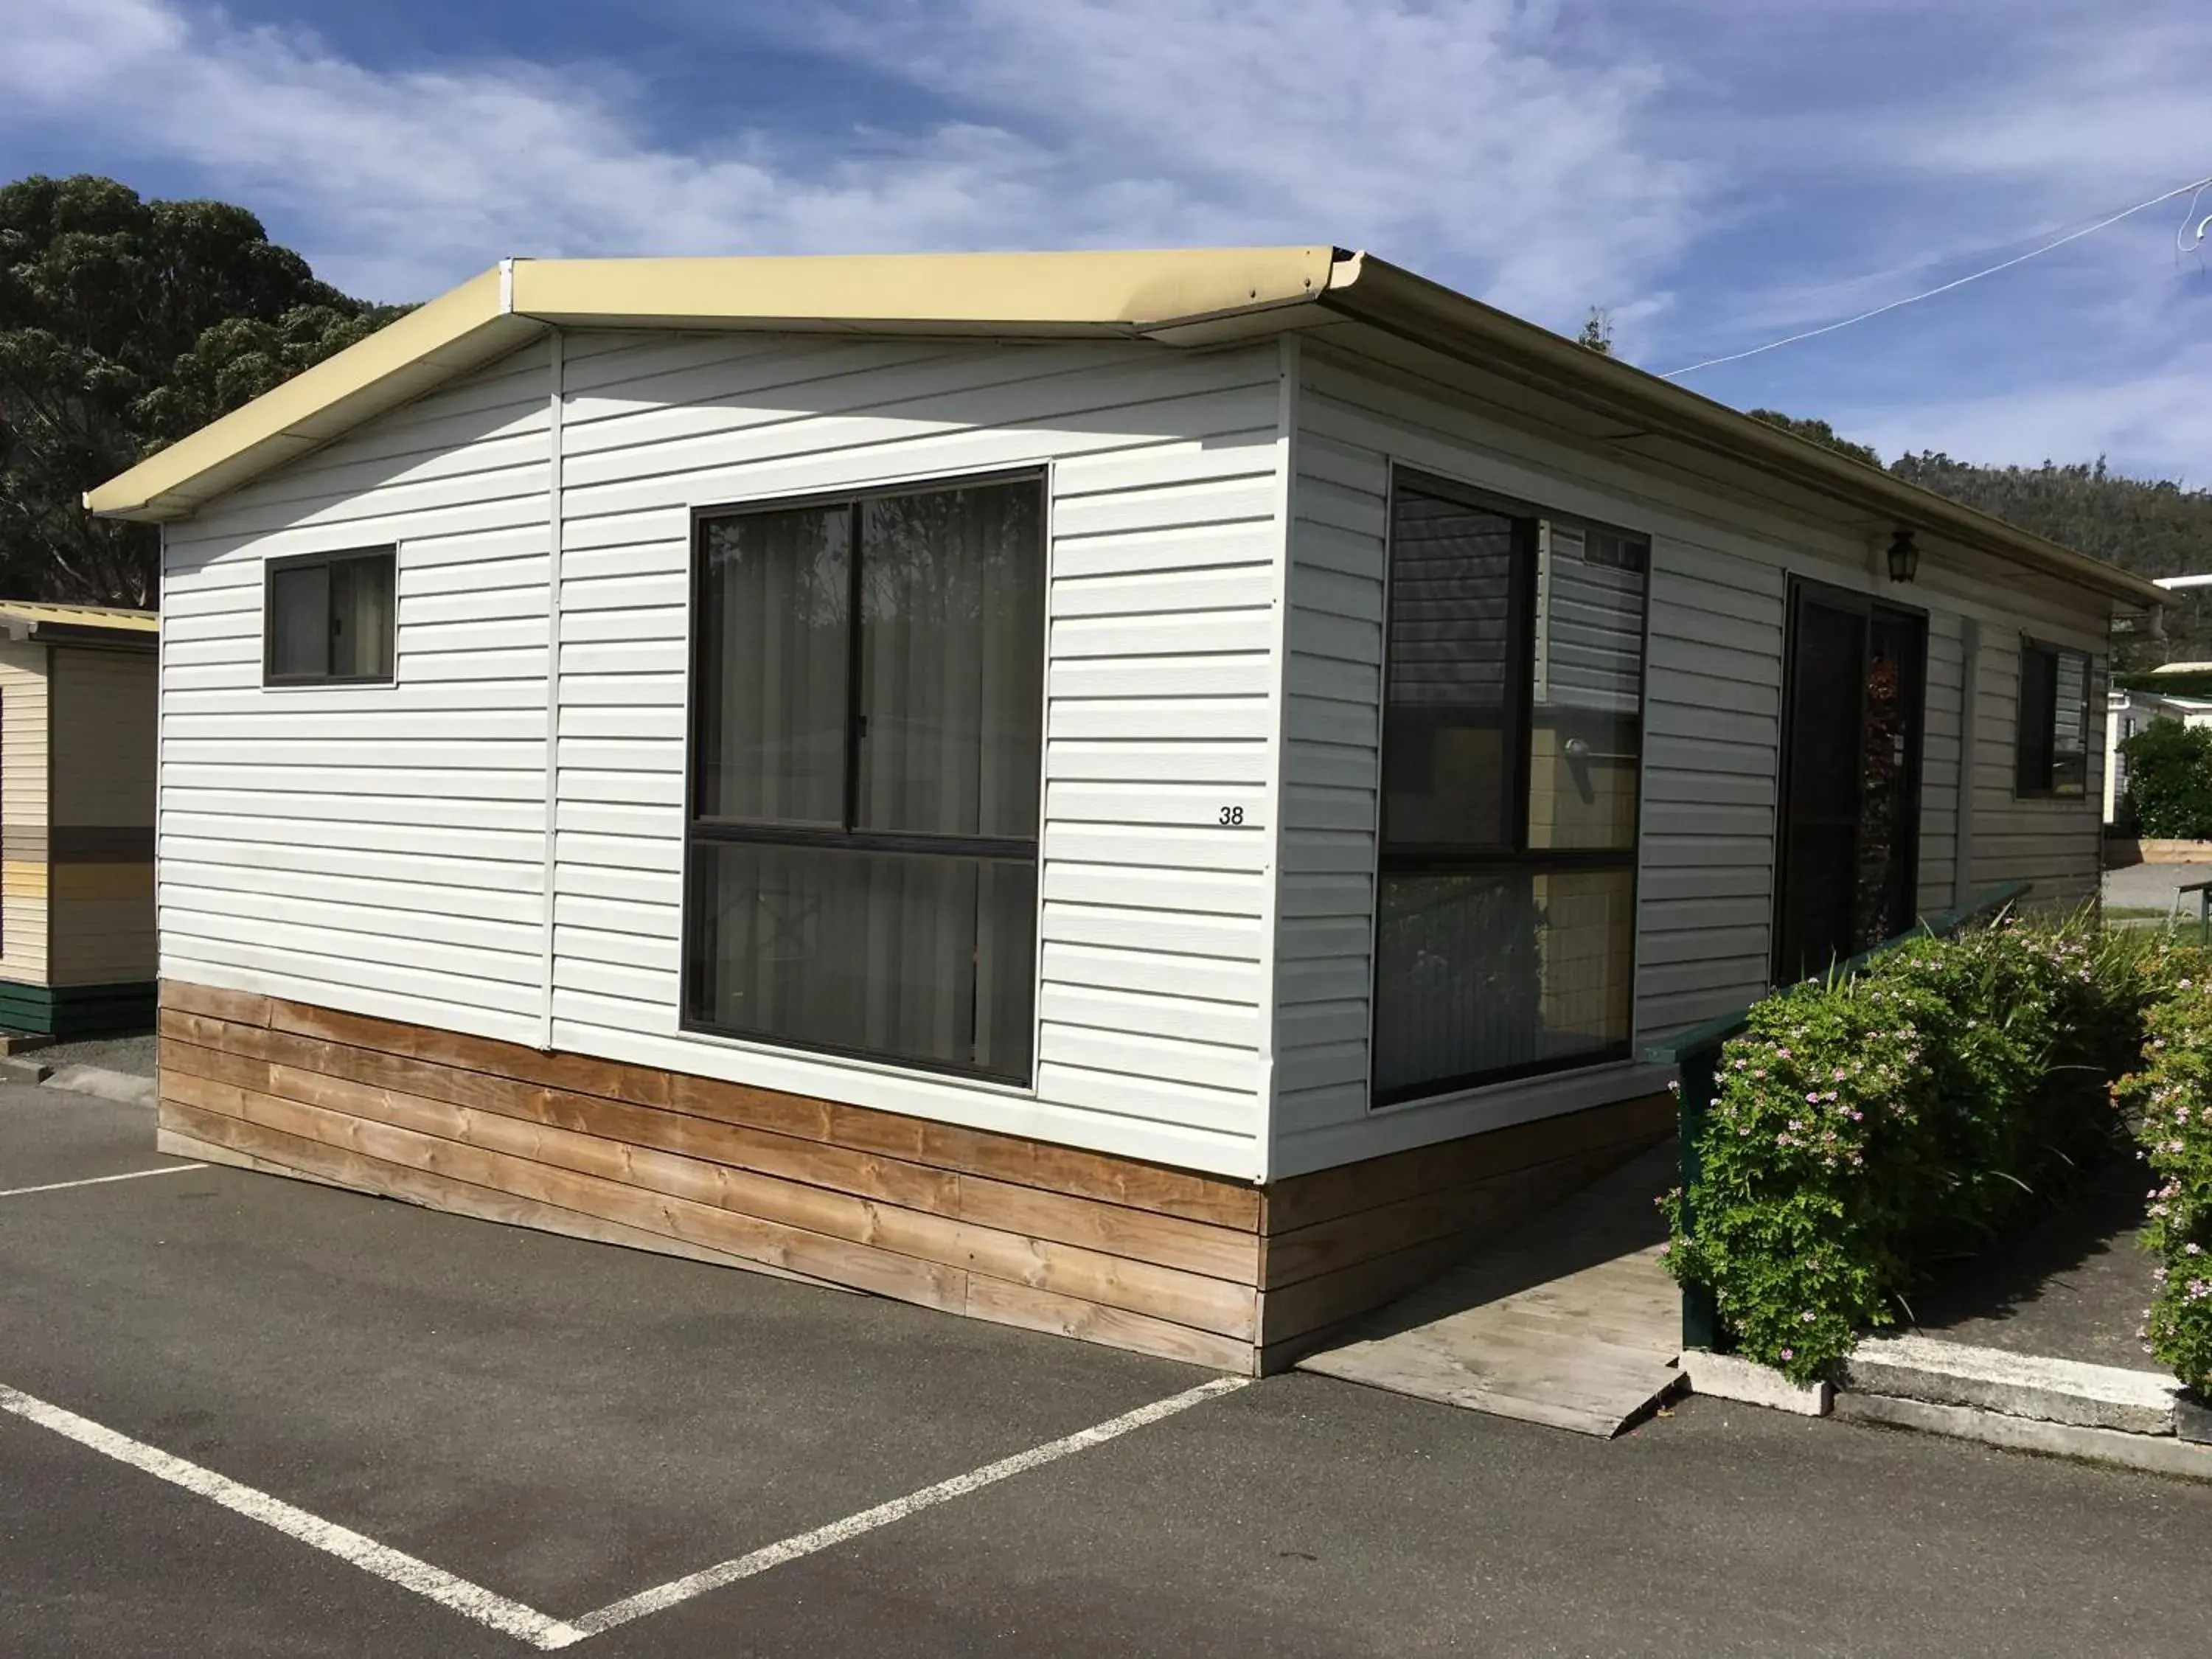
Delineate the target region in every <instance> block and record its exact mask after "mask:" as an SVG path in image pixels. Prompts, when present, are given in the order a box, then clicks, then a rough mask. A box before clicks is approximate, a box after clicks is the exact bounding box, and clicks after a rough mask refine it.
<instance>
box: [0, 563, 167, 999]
mask: <svg viewBox="0 0 2212 1659" xmlns="http://www.w3.org/2000/svg"><path fill="white" fill-rule="evenodd" d="M157 626H158V625H157V622H156V619H155V615H154V613H153V612H152V611H116V610H109V609H105V608H101V607H97V606H91V605H33V604H9V603H6V602H0V857H4V862H5V876H4V886H0V1034H5V1035H16V1036H24V1035H27V1036H50V1037H55V1038H60V1039H68V1038H71V1037H84V1036H107V1035H111V1034H113V1033H116V1032H121V1031H132V1030H146V1029H148V1028H149V1027H150V1026H151V1025H152V1024H153V1023H154V1005H155V973H156V960H155V939H154V790H155V782H154V765H155V744H154V727H155V695H156V681H155V642H156V638H157Z"/></svg>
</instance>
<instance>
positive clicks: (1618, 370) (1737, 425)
mask: <svg viewBox="0 0 2212 1659" xmlns="http://www.w3.org/2000/svg"><path fill="white" fill-rule="evenodd" d="M1346 320H1351V321H1354V322H1358V323H1362V324H1365V325H1369V326H1370V327H1373V328H1376V329H1379V330H1381V331H1384V332H1386V333H1389V334H1390V335H1393V336H1395V337H1398V338H1400V339H1403V340H1406V341H1409V342H1411V343H1414V344H1417V345H1420V346H1423V347H1425V348H1428V349H1433V350H1436V351H1438V352H1441V353H1443V354H1445V355H1446V356H1450V357H1454V358H1456V359H1459V360H1461V361H1462V362H1468V363H1470V364H1474V365H1477V366H1479V367H1480V368H1482V369H1484V370H1485V371H1486V372H1488V373H1491V374H1500V375H1504V376H1507V377H1510V378H1512V379H1515V380H1519V381H1521V382H1522V383H1523V384H1526V385H1528V386H1534V387H1538V388H1541V391H1542V392H1544V393H1545V394H1546V395H1547V396H1548V397H1552V398H1560V399H1564V400H1565V401H1566V402H1569V403H1571V404H1577V405H1579V406H1581V407H1582V408H1583V409H1585V410H1589V411H1591V412H1593V413H1597V414H1602V415H1605V416H1608V417H1611V418H1617V419H1619V420H1620V421H1623V422H1628V423H1630V424H1631V425H1632V426H1633V427H1634V428H1636V429H1637V430H1638V432H1640V433H1649V434H1652V435H1659V436H1662V437H1663V438H1665V439H1666V440H1668V441H1672V442H1674V443H1676V444H1680V445H1687V446H1689V447H1692V448H1695V449H1698V450H1701V451H1705V452H1707V453H1711V454H1712V455H1715V456H1717V457H1720V458H1723V459H1726V460H1727V461H1728V462H1729V463H1730V464H1731V465H1737V466H1742V467H1747V468H1750V469H1752V470H1753V471H1757V472H1761V473H1765V474H1767V475H1769V476H1771V477H1774V478H1775V479H1777V480H1778V481H1780V482H1782V483H1787V484H1789V485H1790V486H1793V487H1794V488H1796V489H1803V490H1810V491H1812V492H1814V493H1815V494H1817V495H1821V496H1823V497H1826V498H1827V499H1829V500H1831V501H1836V502H1838V503H1841V504H1843V505H1844V506H1846V507H1850V508H1851V509H1852V510H1853V511H1855V512H1857V513H1861V514H1868V513H1871V514H1873V515H1875V516H1876V517H1879V518H1883V519H1893V520H1896V521H1897V522H1898V523H1899V524H1900V525H1905V526H1911V527H1913V528H1915V529H1917V530H1919V531H1923V532H1932V533H1934V534H1936V535H1940V536H1942V537H1945V538H1948V539H1950V540H1952V541H1954V542H1957V543H1959V544H1962V545H1964V546H1967V547H1971V548H1975V549H1978V550H1982V551H1984V552H1988V553H1992V554H1995V555H1996V556H2000V557H2002V558H2007V559H2010V560H2013V561H2015V562H2018V563H2020V564H2022V565H2025V566H2027V567H2028V568H2033V569H2036V570H2039V571H2041V572H2043V573H2045V574H2049V575H2052V576H2056V577H2058V578H2059V579H2061V580H2065V581H2068V582H2069V583H2072V584H2075V585H2077V586H2083V587H2087V588H2089V589H2092V590H2093V591H2095V592H2099V593H2100V594H2103V595H2105V596H2106V597H2108V598H2110V599H2114V600H2118V601H2120V602H2122V603H2124V604H2128V605H2142V606H2149V605H2163V604H2166V603H2170V602H2171V601H2170V599H2169V596H2167V595H2166V594H2165V593H2164V592H2162V591H2161V590H2160V589H2159V588H2157V587H2155V586H2153V585H2152V584H2151V583H2150V582H2148V581H2147V580H2143V579H2142V578H2140V577H2137V576H2135V575H2132V574H2130V573H2128V572H2126V571H2124V570H2121V569H2119V568H2117V567H2115V566H2112V565H2109V564H2106V563H2104V562H2101V561H2100V560H2096V559H2092V558H2088V557H2087V556H2083V555H2081V554H2078V553H2075V552H2073V551H2072V550H2069V549H2067V548H2063V547H2061V546H2059V545H2058V544H2056V543H2053V542H2050V541H2046V540H2045V539H2044V538H2041V537H2039V536H2033V535H2030V534H2028V533H2027V532H2025V531H2021V530H2018V529H2015V527H2013V526H2010V525H2008V524H2006V523H2004V522H2003V521H2002V520H1998V519H1995V518H1992V517H1990V516H1989V515H1988V514H1986V513H1978V512H1976V511H1975V510H1973V509H1972V508H1971V507H1962V506H1960V504H1958V503H1957V502H1954V501H1948V500H1946V499H1944V498H1943V497H1942V496H1939V495H1934V494H1932V493H1930V492H1929V491H1927V490H1923V489H1918V488H1917V487H1916V486H1913V485H1911V484H1907V483H1904V482H1902V481H1901V480H1899V479H1897V478H1895V477H1892V476H1891V475H1890V474H1888V473H1887V472H1884V471H1881V470H1880V469H1879V468H1876V467H1871V466H1867V465H1863V464H1861V463H1859V462H1857V461H1854V460H1851V459H1849V458H1847V457H1844V456H1842V455H1838V454H1837V453H1834V452H1833V451H1832V450H1827V449H1825V448H1822V447H1820V446H1819V445H1817V444H1813V443H1809V442H1808V441H1805V440H1803V439H1801V438H1798V437H1796V436H1795V435H1792V434H1790V433H1787V432H1783V431H1779V430H1778V429H1777V428H1773V427H1770V426H1768V425H1766V424H1765V422H1759V421H1754V420H1753V419H1751V418H1750V417H1749V416H1746V415H1744V414H1741V412H1739V411H1737V410H1733V409H1730V408H1728V407H1727V406H1726V405H1724V404H1717V403H1715V402H1713V401H1712V400H1711V399H1710V398H1703V397H1700V396H1699V395H1698V394H1697V393H1695V392H1689V391H1686V390H1685V389H1683V388H1682V387H1680V386H1674V385H1673V384H1672V383H1670V382H1668V381H1666V380H1661V379H1659V378H1658V377H1656V376H1655V375H1652V374H1647V373H1645V372H1644V371H1643V370H1642V369H1638V368H1633V367H1632V366H1631V365H1629V364H1626V363H1623V362H1618V361H1616V360H1615V359H1613V358H1610V357H1607V356H1601V355H1600V354H1598V353H1595V352H1592V351H1588V350H1585V349H1583V348H1582V347H1581V346H1578V345H1577V344H1575V343H1573V342H1572V341H1570V340H1565V339H1562V338H1561V337H1559V336H1558V335H1556V334H1553V333H1552V332H1550V331H1547V330H1546V329H1542V328H1539V327H1537V326H1536V325H1534V324H1533V323H1528V322H1523V321H1522V320H1521V319H1518V318H1516V317H1512V316H1510V315H1508V314H1507V313H1504V312H1501V311H1498V310H1497V309H1495V308H1494V307H1490V306H1486V305H1484V304H1483V303H1482V302H1481V301H1478V300H1473V299H1470V298H1468V296H1466V295H1462V294H1459V293H1455V291H1453V290H1452V289H1447V288H1444V287H1442V286H1440V285H1439V284H1437V283H1431V282H1428V281H1426V280H1425V279H1424V278H1422V277H1419V276H1415V275H1413V273H1412V272H1410V271H1407V270H1401V268H1399V267H1397V266H1395V265H1392V264H1389V263H1388V262H1387V261H1384V260H1382V259H1378V258H1374V257H1373V256H1371V255H1369V254H1364V253H1357V252H1347V251H1346V250H1344V249H1342V248H1338V247H1333V246H1307V247H1257V248H1209V249H1180V250H1167V251H1159V252H1085V253H946V254H934V253H933V254H873V255H860V256H851V257H835V258H830V257H824V258H696V259H680V258H679V259H510V260H507V261H503V262H502V263H501V264H500V265H499V266H498V267H496V268H495V269H494V270H488V271H485V272H483V274H482V275H480V276H476V277H473V278H471V280H470V281H468V282H466V283H462V284H461V286H459V288H456V289H453V290H452V291H451V292H449V293H447V294H445V295H441V297H439V298H438V299H435V300H433V301H430V303H429V304H428V305H425V306H423V307H420V308H419V309H417V310H415V311H412V312H410V313H408V314H407V315H406V316H404V317H402V318H400V319H398V321H396V322H394V323H392V325H390V326H388V327H386V328H384V329H382V330H380V331H378V332H377V333H375V334H374V335H371V336H370V337H368V339H366V340H363V341H362V342H361V343H359V344H357V345H355V346H351V347H349V348H348V349H346V350H344V351H342V352H340V353H338V354H337V356H334V357H331V358H330V359H328V360H327V361H326V362H322V363H319V364H317V365H316V366H315V367H314V368H311V369H308V370H307V372H306V373H304V374H301V375H299V376H297V377H296V378H295V379H293V380H289V381H287V382H286V383H285V384H284V385H283V386H278V387H277V388H276V390H274V391H272V392H268V393H266V394H265V395H264V396H262V397H260V398H256V399H255V400H254V401H253V402H252V403H250V404H246V406H245V407H244V408H242V409H240V410H236V411H234V413H232V414H229V415H226V416H223V417H222V419H221V420H218V421H216V422H212V423H210V425H208V426H205V427H203V428H201V429H200V430H199V431H197V432H195V433H194V434H192V435H191V436H190V437H188V438H185V439H184V440H182V441H179V442H178V443H175V444H173V445H171V446H170V447H168V448H167V449H165V450H162V451H161V452H160V453H158V454H155V455H153V456H151V457H149V459H146V460H144V461H142V462H140V463H139V464H138V465H137V466H134V467H132V468H131V470H130V471H127V472H125V473H123V474H121V475H120V476H119V477H115V478H112V479H110V480H109V481H108V482H107V483H104V484H101V485H100V487H99V488H97V489H93V490H90V491H88V493H87V494H86V495H85V505H86V507H88V508H89V509H91V511H93V512H94V513H99V514H100V515H102V516H104V517H108V518H117V519H132V520H141V521H145V522H153V523H159V522H162V521H164V520H172V519H179V518H183V517H185V516H187V515H188V514H190V513H193V512H195V511H197V509H198V508H199V507H203V506H204V505H205V504H206V503H208V502H209V501H213V500H214V499H216V497H217V496H219V495H222V494H223V493H225V492H226V491H228V490H231V489H237V488H238V487H239V486H240V485H241V484H244V483H247V482H249V481H250V480H252V479H253V478H255V477H259V476H260V475H261V474H263V473H265V472H268V471H272V470H273V469H275V468H276V467H278V466H281V465H283V464H284V463H285V462H287V461H289V460H291V459H295V457H297V456H300V455H302V454H305V453H307V452H308V451H310V450H313V449H315V448H319V447H321V446H322V445H324V444H326V443H328V442H330V441H331V440H332V439H333V438H336V437H337V436H339V435H341V434H343V433H345V432H348V431H350V430H351V429H353V428H356V427H357V426H360V425H362V423H363V422H367V421H368V420H371V419H373V418H374V417H375V416H378V415H380V414H381V413H383V412H384V411H385V410H389V409H392V408H395V407H397V406H398V405H399V404H403V403H406V402H409V401H411V400H412V399H414V398H418V397H421V396H422V394H423V393H425V392H428V391H430V390H431V389H432V388H434V387H435V386H439V385H440V384H441V383H443V382H444V381H447V380H451V379H453V378H455V377H457V376H459V375H461V374H465V373H467V372H468V371H469V370H471V369H473V368H477V367H479V366H481V365H483V364H484V363H486V362H490V361H491V360H492V359H494V358H495V357H500V356H505V355H506V354H507V352H509V351H511V350H513V349H514V348H516V347H517V346H519V345H521V344H523V343H526V342H527V341H529V340H530V339H532V337H535V336H537V335H538V334H541V333H543V332H544V331H545V330H547V329H549V328H552V327H578V328H584V327H589V328H635V329H653V328H666V329H687V330H763V331H811V332H824V333H850V334H870V335H880V334H899V333H905V334H922V335H974V336H982V337H1005V338H1082V337H1119V338H1131V339H1151V340H1156V341H1160V342H1163V343H1167V344H1170V345H1203V344H1212V343H1218V342H1220V341H1223V340H1228V339H1236V338H1256V337H1262V336H1265V335H1268V334H1272V333H1277V332H1283V331H1291V330H1295V329H1303V328H1309V327H1318V326H1323V325H1328V324H1332V323H1338V322H1343V321H1346Z"/></svg>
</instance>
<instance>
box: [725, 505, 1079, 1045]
mask: <svg viewBox="0 0 2212 1659" xmlns="http://www.w3.org/2000/svg"><path fill="white" fill-rule="evenodd" d="M1038 496H1039V490H1038V488H1037V486H1036V485H1035V484H1034V483H1019V484H1006V485H989V486H981V487H976V488H971V489H951V490H938V491H931V492H927V493H923V494H918V495H902V496H893V497H884V498H878V499H874V500H871V501H866V502H864V503H863V504H862V505H861V506H860V510H859V513H858V515H857V516H858V519H859V523H860V537H859V544H858V549H857V556H858V558H859V560H860V573H859V574H860V627H859V630H858V638H859V649H860V663H859V669H860V673H859V686H858V690H859V702H858V704H857V707H856V708H854V711H853V716H852V718H850V719H849V720H848V715H847V696H848V690H847V686H848V664H849V659H848V654H847V653H848V640H849V639H850V638H851V636H852V630H851V629H850V627H849V625H848V615H847V613H848V609H849V603H848V599H846V598H845V595H846V594H847V593H848V592H849V587H848V586H846V585H845V584H848V583H849V580H850V573H851V569H852V567H851V565H850V564H849V563H848V562H847V561H848V559H849V558H851V557H852V556H854V550H853V549H852V548H851V547H850V546H849V545H848V543H849V540H850V530H849V526H850V525H851V524H852V522H853V520H854V513H853V511H852V509H851V508H850V507H833V508H829V509H825V510H822V511H815V512H809V513H779V514H773V515H753V516H751V517H750V518H747V519H743V520H726V521H723V522H722V523H718V524H714V525H710V526H708V581H707V592H706V595H705V599H706V603H707V606H708V610H709V611H710V613H711V615H712V617H713V623H712V632H711V634H710V635H709V637H708V641H707V649H706V652H705V655H704V658H703V671H704V673H705V675H706V678H707V682H708V686H709V687H710V688H713V691H712V693H711V694H710V695H709V696H708V698H707V699H706V701H705V704H704V706H703V708H702V718H703V720H704V721H705V725H704V727H703V729H702V757H703V758H704V759H705V761H706V763H707V766H708V772H707V774H706V775H704V776H702V799H701V806H702V811H705V812H707V813H708V814H710V815H714V816H720V817H733V818H740V819H748V820H752V821H755V822H762V821H769V822H783V823H805V824H810V825H823V826H836V827H839V828H844V829H850V830H851V831H853V832H854V835H855V836H901V837H906V836H921V837H931V838H937V837H943V838H945V839H944V840H942V841H941V842H936V843H935V847H934V848H932V847H931V845H930V844H929V843H924V844H923V845H922V846H921V847H918V848H914V849H913V850H907V849H905V848H897V849H885V848H880V847H870V848H858V847H852V846H823V847H785V846H768V845H760V846H738V845H732V844H730V843H726V842H724V843H720V844H716V845H714V846H712V847H711V848H710V847H708V846H707V845H705V844H702V846H701V847H700V848H699V850H698V852H697V853H696V854H695V866H696V867H697V868H699V869H700V870H701V871H702V872H711V873H702V877H701V882H702V885H701V886H700V887H699V888H698V889H696V890H695V892H694V902H695V904H700V905H702V906H704V907H706V912H707V914H708V915H711V916H712V917H713V918H714V922H713V927H712V934H713V943H712V946H711V949H710V951H708V957H709V958H710V959H709V960H708V961H707V962H704V963H700V964H699V965H698V968H697V969H695V976H703V977H704V979H705V980H706V981H707V986H706V987H702V988H705V989H707V991H708V1002H709V1004H710V1006H708V1008H706V1009H702V1010H701V1011H700V1012H702V1013H703V1014H704V1017H706V1018H709V1019H711V1020H713V1021H714V1022H715V1023H717V1024H727V1025H730V1026H731V1027H732V1028H733V1029H738V1030H752V1031H758V1032H761V1033H763V1034H766V1035H772V1036H786V1037H789V1038H792V1039H794V1040H798V1041H801V1042H811V1043H819V1044H823V1045H825V1046H829V1047H834V1048H849V1049H855V1050H859V1051H862V1052H866V1053H871V1054H890V1055H897V1056H902V1057H911V1058H915V1059H921V1060H927V1061H932V1062H936V1063H941V1064H945V1065H951V1066H969V1067H975V1068H980V1069H982V1070H985V1071H990V1072H995V1073H1004V1074H1006V1075H1025V1074H1026V1073H1027V1070H1028V1063H1029V1048H1030V1007H1031V1001H1032V982H1033V979H1034V962H1033V936H1034V913H1035V906H1036V868H1035V864H1034V860H1033V859H1031V858H1030V857H1029V856H1027V855H1026V854H1024V856H1023V857H1021V858H1019V859H1012V858H1008V857H1005V856H986V855H985V854H986V853H987V851H990V852H994V853H997V852H1000V851H1002V850H1003V849H985V848H973V847H969V846H963V842H973V841H974V840H976V839H979V838H980V839H986V840H995V841H999V842H1030V841H1033V840H1034V838H1035V836H1036V797H1037V783H1038V751H1039V747H1040V741H1041V735H1042V733H1041V719H1042V713H1041V709H1042V671H1043V604H1042V600H1043V574H1044V573H1043V568H1042V538H1041V522H1040V518H1039V501H1038ZM725 526H728V528H726V527H725ZM848 744H853V745H855V746H856V751H855V752H854V756H853V779H854V785H853V789H852V799H851V800H850V802H849V804H848V801H847V799H846V764H847V758H846V757H847V745H848ZM848 811H849V814H850V817H849V821H848V819H847V817H846V814H847V812H848Z"/></svg>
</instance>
